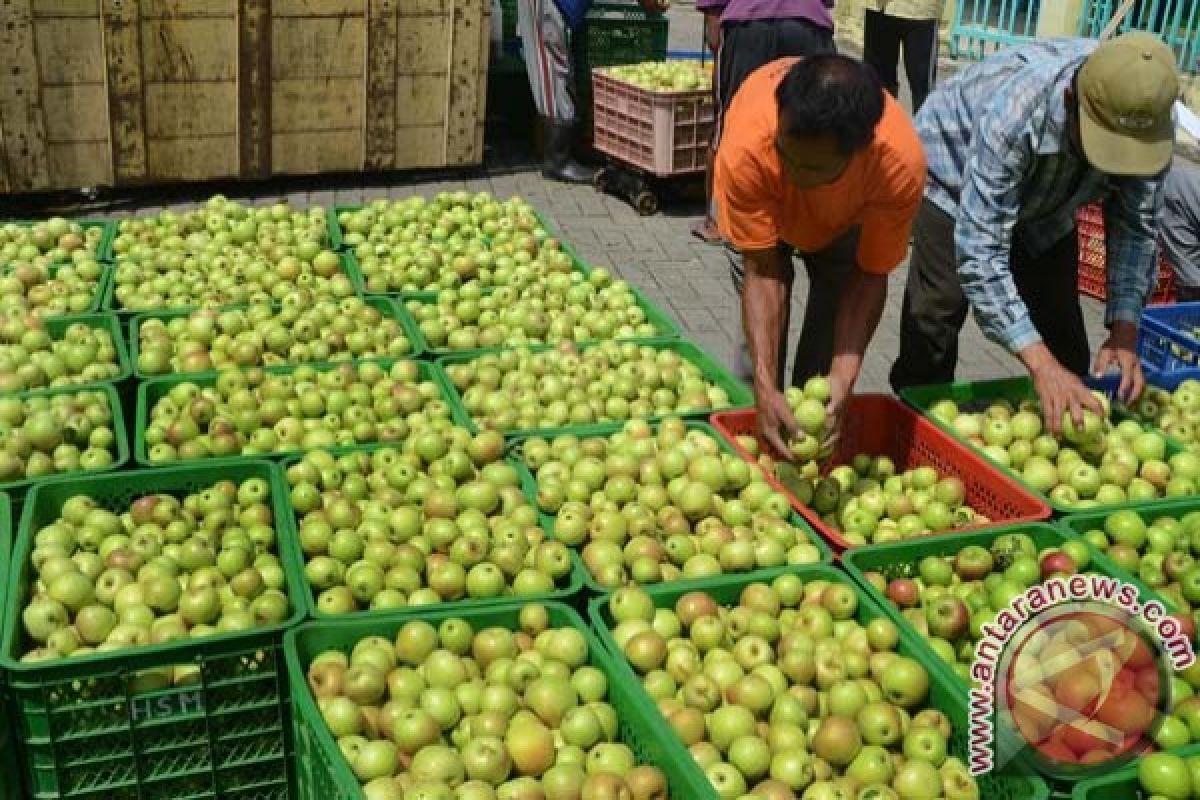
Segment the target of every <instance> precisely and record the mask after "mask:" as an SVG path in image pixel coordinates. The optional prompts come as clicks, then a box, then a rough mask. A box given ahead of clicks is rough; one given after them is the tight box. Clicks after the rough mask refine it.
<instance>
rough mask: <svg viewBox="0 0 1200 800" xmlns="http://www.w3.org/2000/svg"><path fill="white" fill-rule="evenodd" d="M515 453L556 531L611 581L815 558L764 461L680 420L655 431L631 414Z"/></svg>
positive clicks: (597, 575)
mask: <svg viewBox="0 0 1200 800" xmlns="http://www.w3.org/2000/svg"><path fill="white" fill-rule="evenodd" d="M521 455H522V458H523V459H524V461H525V463H526V464H527V465H528V466H529V468H530V469H531V470H533V471H534V473H535V475H536V478H537V486H538V491H537V500H538V507H539V508H540V509H541V510H542V511H543V512H544V513H546V514H552V515H554V537H555V539H557V540H558V541H560V542H563V543H565V544H567V545H569V546H571V547H582V550H581V555H582V558H583V563H584V565H585V566H586V567H587V569H588V571H589V572H590V573H591V574H592V577H593V578H594V579H595V581H596V583H598V584H599V585H600V586H603V587H605V588H607V589H611V588H615V587H618V586H624V585H625V584H628V583H629V582H631V581H632V582H635V583H658V582H660V581H673V580H679V579H693V578H704V577H710V576H713V575H720V574H723V573H729V572H746V571H749V570H755V569H765V568H767V567H779V566H784V565H786V564H813V563H816V562H818V561H820V560H821V552H820V550H819V549H818V548H817V547H816V546H815V545H814V544H813V543H812V541H811V540H810V539H809V538H808V535H807V534H806V533H805V532H804V530H802V529H800V528H797V527H796V526H794V525H792V524H791V523H790V522H789V521H788V517H789V516H790V514H791V507H790V506H789V505H788V501H787V498H785V497H784V496H783V495H782V494H781V493H779V492H776V491H774V490H773V489H772V488H771V487H770V485H769V484H768V483H767V482H766V480H765V478H764V477H763V473H762V471H761V470H760V469H758V468H757V467H756V466H754V465H753V464H749V463H747V462H746V461H744V460H742V459H741V458H739V457H738V456H736V455H733V454H731V453H726V452H723V451H722V449H721V445H720V444H719V442H718V441H717V439H716V438H714V437H713V436H710V435H709V434H708V433H706V432H704V431H702V430H688V429H687V427H686V426H685V425H684V423H683V422H682V421H680V420H678V419H667V420H663V421H662V422H661V423H659V424H658V426H657V431H656V430H655V429H654V428H652V427H651V426H650V425H648V424H646V423H645V422H641V421H633V422H629V423H626V425H625V428H624V430H622V431H619V432H617V433H614V434H612V435H611V436H594V437H587V438H583V439H580V438H579V437H577V436H574V435H571V434H564V435H561V436H558V437H555V439H554V440H553V441H549V442H548V441H546V440H545V439H542V438H538V437H534V438H530V439H526V440H525V441H524V443H523V445H522V447H521Z"/></svg>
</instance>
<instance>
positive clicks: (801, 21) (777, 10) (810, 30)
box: [692, 0, 837, 244]
mask: <svg viewBox="0 0 1200 800" xmlns="http://www.w3.org/2000/svg"><path fill="white" fill-rule="evenodd" d="M833 3H834V0H696V9H697V10H698V11H701V12H703V13H704V16H705V22H706V28H705V30H706V31H707V30H708V24H709V20H712V19H716V20H718V21H719V30H720V36H719V37H718V41H717V43H716V44H717V46H716V48H715V49H714V52H715V53H716V54H717V64H716V69H715V71H714V84H713V89H714V92H715V94H716V104H717V105H716V123H715V124H714V126H713V135H712V140H711V141H710V142H709V150H708V170H707V171H706V174H705V199H706V201H707V206H706V209H705V216H704V218H703V219H701V220H699V221H698V222H697V223H696V224H695V225H693V226H692V233H693V235H695V236H696V237H698V238H700V239H702V240H703V241H706V242H711V243H714V244H715V243H718V242H720V238H721V236H720V232H719V230H718V228H717V223H716V214H715V212H714V210H713V186H712V183H713V177H712V176H713V164H714V161H715V159H716V152H717V146H718V144H719V143H720V137H721V129H722V127H723V125H724V119H725V112H726V109H728V108H729V104H730V103H731V102H733V96H734V95H735V94H737V90H738V89H739V88H740V87H741V85H742V82H743V81H745V80H746V78H747V77H748V76H749V75H750V73H752V72H754V71H755V70H756V69H758V68H759V67H761V66H763V65H764V64H769V63H770V62H772V61H774V60H776V59H778V58H785V57H787V56H810V55H819V54H822V53H835V52H837V47H836V45H835V44H834V42H833V13H832V11H831V9H832V8H833ZM710 46H712V45H711V43H710Z"/></svg>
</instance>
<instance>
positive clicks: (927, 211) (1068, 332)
mask: <svg viewBox="0 0 1200 800" xmlns="http://www.w3.org/2000/svg"><path fill="white" fill-rule="evenodd" d="M1075 237H1076V235H1075V232H1074V231H1072V232H1071V235H1070V236H1066V237H1064V238H1063V239H1062V241H1060V242H1059V243H1058V244H1055V245H1054V246H1053V247H1051V248H1050V249H1049V250H1048V251H1047V252H1045V253H1041V254H1039V255H1037V256H1032V255H1029V254H1028V253H1027V252H1026V251H1025V249H1024V248H1023V247H1022V245H1021V241H1020V236H1017V238H1016V241H1014V242H1013V246H1012V253H1011V255H1010V257H1009V269H1010V270H1012V275H1013V279H1014V281H1015V282H1016V284H1017V291H1018V293H1020V295H1021V299H1022V300H1024V301H1025V305H1026V306H1027V307H1028V309H1029V315H1030V317H1032V319H1033V324H1034V326H1035V327H1037V330H1038V333H1040V334H1041V336H1042V341H1043V342H1044V343H1045V345H1046V347H1048V348H1049V349H1050V352H1051V353H1053V354H1054V356H1055V358H1057V359H1058V360H1059V361H1060V362H1061V363H1062V365H1063V366H1064V367H1066V368H1067V369H1069V370H1071V371H1072V372H1074V373H1076V374H1078V375H1086V374H1087V371H1088V360H1089V349H1088V339H1087V328H1086V327H1084V324H1083V310H1082V309H1081V308H1080V307H1079V288H1078V269H1079V266H1078V265H1079V261H1078V259H1079V253H1078V245H1077V242H1076V238H1075ZM966 319H967V300H966V297H965V296H964V295H963V291H962V285H961V283H960V282H959V278H958V254H957V251H956V249H955V246H954V218H953V217H951V216H950V215H949V214H947V213H946V212H944V211H942V210H941V209H940V208H938V207H937V206H935V205H934V204H933V203H931V202H929V200H925V202H924V203H923V204H922V205H921V210H920V211H919V212H917V218H916V221H915V222H914V224H913V251H912V260H911V262H910V264H909V268H908V285H907V287H906V288H905V290H904V306H903V310H902V312H901V317H900V354H899V355H898V356H897V357H896V363H895V364H893V365H892V373H891V383H892V388H893V389H894V390H895V391H897V392H898V391H900V390H901V389H907V388H908V387H910V386H921V385H925V384H930V383H949V382H950V381H953V380H954V368H955V366H956V365H957V363H958V334H959V332H960V331H961V330H962V326H963V323H964V322H965V321H966Z"/></svg>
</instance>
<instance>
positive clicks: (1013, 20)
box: [950, 0, 1053, 59]
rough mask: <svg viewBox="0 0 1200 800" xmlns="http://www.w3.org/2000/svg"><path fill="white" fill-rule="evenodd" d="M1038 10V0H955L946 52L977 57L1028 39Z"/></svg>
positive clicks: (1038, 12)
mask: <svg viewBox="0 0 1200 800" xmlns="http://www.w3.org/2000/svg"><path fill="white" fill-rule="evenodd" d="M1051 2H1053V0H1051ZM1040 14H1041V2H1039V0H959V3H958V6H957V8H956V9H955V12H954V25H953V27H952V28H951V29H950V55H951V56H953V57H954V58H973V59H980V58H984V57H986V56H988V55H990V54H991V53H994V52H995V51H996V50H999V49H1000V48H1002V47H1005V46H1006V45H1010V44H1015V43H1017V42H1021V41H1025V40H1026V39H1032V38H1033V37H1034V36H1036V35H1037V27H1038V17H1039V16H1040Z"/></svg>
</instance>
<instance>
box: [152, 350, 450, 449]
mask: <svg viewBox="0 0 1200 800" xmlns="http://www.w3.org/2000/svg"><path fill="white" fill-rule="evenodd" d="M147 418H148V420H149V422H148V423H147V425H146V429H145V431H144V432H143V436H144V438H145V442H146V447H147V448H148V453H147V457H148V458H149V459H150V461H151V462H152V463H154V464H166V463H170V462H174V461H190V460H192V459H197V458H223V457H229V456H254V455H267V454H271V453H284V452H289V451H293V450H310V449H316V448H327V447H350V446H353V445H358V444H367V443H371V442H398V441H401V440H403V439H405V438H406V437H408V436H409V435H410V434H411V433H412V432H414V431H418V430H422V429H424V428H429V427H448V426H449V425H450V407H449V405H448V404H447V403H446V402H445V401H444V400H442V399H441V392H440V389H439V388H438V386H437V384H436V383H434V382H433V381H422V380H419V372H418V367H417V364H416V362H413V361H397V362H396V363H395V364H393V365H392V366H391V367H385V366H383V365H381V364H377V363H374V362H371V361H364V362H359V363H354V364H338V365H336V366H333V367H324V368H320V369H318V368H314V367H311V366H300V367H296V369H295V370H294V371H292V372H290V373H272V372H267V371H264V370H263V369H262V368H259V367H250V368H247V369H228V370H224V371H222V372H220V373H219V374H217V376H216V377H215V379H214V380H213V382H212V385H210V386H200V385H198V384H196V383H193V382H191V381H184V382H182V383H178V384H176V385H174V386H172V387H171V388H170V390H168V391H167V393H166V394H165V395H163V396H162V397H161V398H159V399H158V400H157V401H155V402H154V404H153V405H152V406H151V407H150V408H149V410H148V417H147Z"/></svg>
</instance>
